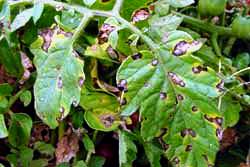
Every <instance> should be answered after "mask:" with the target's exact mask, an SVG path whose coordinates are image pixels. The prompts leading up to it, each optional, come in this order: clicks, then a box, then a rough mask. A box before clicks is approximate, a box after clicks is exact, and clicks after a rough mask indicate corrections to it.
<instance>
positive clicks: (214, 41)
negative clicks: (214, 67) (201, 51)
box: [211, 33, 223, 58]
mask: <svg viewBox="0 0 250 167" xmlns="http://www.w3.org/2000/svg"><path fill="white" fill-rule="evenodd" d="M217 39H218V34H217V33H213V34H212V36H211V42H212V46H213V49H214V52H215V53H216V55H217V56H218V57H220V58H222V57H223V56H222V54H221V50H220V47H219V45H218V41H217Z"/></svg>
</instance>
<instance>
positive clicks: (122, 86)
mask: <svg viewBox="0 0 250 167" xmlns="http://www.w3.org/2000/svg"><path fill="white" fill-rule="evenodd" d="M117 87H118V89H119V90H121V91H125V92H126V91H127V90H128V89H127V80H125V79H122V80H120V81H119V83H118V85H117Z"/></svg>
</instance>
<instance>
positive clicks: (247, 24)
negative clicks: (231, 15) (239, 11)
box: [232, 16, 250, 39]
mask: <svg viewBox="0 0 250 167" xmlns="http://www.w3.org/2000/svg"><path fill="white" fill-rule="evenodd" d="M232 31H233V33H234V35H235V36H237V37H238V38H241V39H250V17H243V16H238V17H236V18H235V19H234V21H233V24H232Z"/></svg>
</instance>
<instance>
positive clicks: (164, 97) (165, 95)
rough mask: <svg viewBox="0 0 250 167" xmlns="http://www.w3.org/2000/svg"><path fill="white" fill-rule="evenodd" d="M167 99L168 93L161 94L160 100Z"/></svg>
mask: <svg viewBox="0 0 250 167" xmlns="http://www.w3.org/2000/svg"><path fill="white" fill-rule="evenodd" d="M166 98H167V93H166V92H160V99H161V100H165V99H166Z"/></svg>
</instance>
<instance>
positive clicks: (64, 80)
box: [30, 32, 85, 128]
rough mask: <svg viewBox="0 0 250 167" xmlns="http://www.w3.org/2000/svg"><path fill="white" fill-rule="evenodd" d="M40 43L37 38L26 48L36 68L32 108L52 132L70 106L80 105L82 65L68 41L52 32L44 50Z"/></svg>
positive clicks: (41, 41) (82, 79) (68, 38)
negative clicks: (30, 52) (33, 57)
mask: <svg viewBox="0 0 250 167" xmlns="http://www.w3.org/2000/svg"><path fill="white" fill-rule="evenodd" d="M44 43H45V42H44ZM44 43H43V40H42V38H41V37H39V38H38V39H37V41H35V42H34V43H33V44H32V45H31V47H30V49H31V51H32V53H33V54H34V55H35V59H34V63H35V66H36V68H37V79H36V82H35V85H34V96H35V108H36V113H37V115H38V116H39V117H40V118H41V119H42V120H43V121H44V122H45V123H46V124H48V125H49V126H50V127H51V128H56V127H57V126H58V120H62V119H63V118H65V117H66V116H67V115H68V113H69V111H70V107H71V104H74V105H75V106H77V104H78V103H79V101H80V91H81V86H82V85H83V82H84V78H85V76H84V73H83V65H84V64H83V61H82V60H80V59H79V57H77V55H76V53H75V52H74V50H73V46H72V41H71V38H70V37H66V36H64V35H62V34H57V32H55V33H54V34H53V36H52V37H51V44H50V46H49V47H48V48H44V47H42V45H43V44H44ZM43 46H44V45H43ZM42 48H43V49H45V50H43V49H42ZM46 49H47V51H48V52H46ZM51 92H53V94H51Z"/></svg>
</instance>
